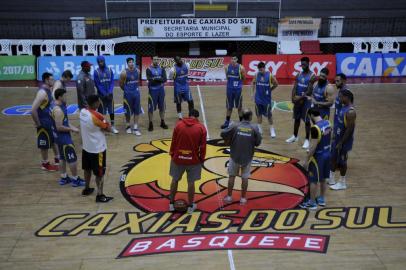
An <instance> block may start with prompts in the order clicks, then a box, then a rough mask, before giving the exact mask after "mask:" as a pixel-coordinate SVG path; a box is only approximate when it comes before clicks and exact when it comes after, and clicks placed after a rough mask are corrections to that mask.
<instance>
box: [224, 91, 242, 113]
mask: <svg viewBox="0 0 406 270" xmlns="http://www.w3.org/2000/svg"><path fill="white" fill-rule="evenodd" d="M241 93H242V89H227V98H226V108H227V109H228V110H232V109H233V108H240V107H241V106H242V95H241Z"/></svg>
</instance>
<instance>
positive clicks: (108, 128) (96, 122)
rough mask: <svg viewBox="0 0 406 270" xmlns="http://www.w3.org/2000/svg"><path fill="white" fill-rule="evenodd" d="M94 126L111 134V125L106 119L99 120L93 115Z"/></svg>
mask: <svg viewBox="0 0 406 270" xmlns="http://www.w3.org/2000/svg"><path fill="white" fill-rule="evenodd" d="M92 120H93V124H94V125H95V126H97V127H99V128H100V129H102V130H104V131H109V132H111V125H110V124H109V123H108V122H107V121H106V120H105V119H104V117H101V118H98V117H96V116H94V115H92Z"/></svg>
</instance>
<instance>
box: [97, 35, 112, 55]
mask: <svg viewBox="0 0 406 270" xmlns="http://www.w3.org/2000/svg"><path fill="white" fill-rule="evenodd" d="M115 45H116V43H115V42H114V41H113V40H111V39H109V40H101V41H100V43H99V54H100V55H114V46H115Z"/></svg>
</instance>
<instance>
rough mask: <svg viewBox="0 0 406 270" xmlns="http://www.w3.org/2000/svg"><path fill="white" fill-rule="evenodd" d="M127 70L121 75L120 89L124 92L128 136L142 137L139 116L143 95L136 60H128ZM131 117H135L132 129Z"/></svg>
mask: <svg viewBox="0 0 406 270" xmlns="http://www.w3.org/2000/svg"><path fill="white" fill-rule="evenodd" d="M126 61H127V66H128V67H127V68H126V69H125V70H123V71H122V72H121V74H120V87H121V89H122V90H123V91H124V101H123V103H124V111H125V121H126V124H127V125H126V132H127V134H131V133H133V134H135V135H137V136H141V132H140V130H139V126H138V120H139V115H140V114H141V93H140V88H139V85H138V81H139V76H140V71H139V69H138V68H136V67H135V63H134V58H132V57H129V58H127V60H126ZM131 115H133V116H134V120H133V121H134V122H133V123H134V125H133V128H132V129H131V126H130V120H131Z"/></svg>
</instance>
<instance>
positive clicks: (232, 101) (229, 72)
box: [221, 55, 245, 129]
mask: <svg viewBox="0 0 406 270" xmlns="http://www.w3.org/2000/svg"><path fill="white" fill-rule="evenodd" d="M225 72H226V77H227V90H226V108H227V113H226V121H225V122H224V124H223V125H222V126H221V129H225V128H228V126H229V125H230V118H231V114H232V112H233V108H237V109H238V116H239V118H240V121H241V117H242V87H243V81H244V80H245V69H244V67H243V65H241V64H238V57H237V56H235V55H234V56H233V57H232V58H231V63H230V64H229V65H227V66H226V67H225Z"/></svg>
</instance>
